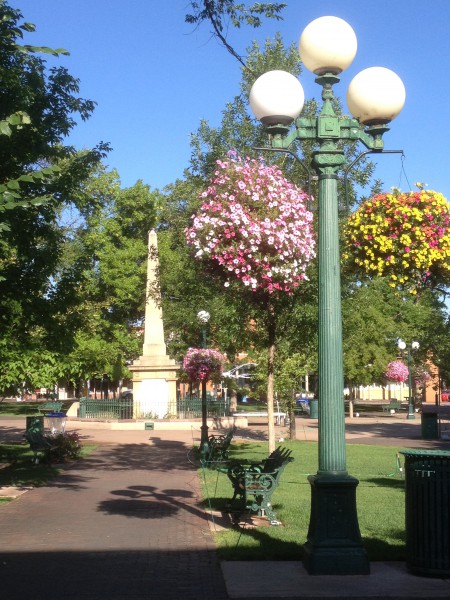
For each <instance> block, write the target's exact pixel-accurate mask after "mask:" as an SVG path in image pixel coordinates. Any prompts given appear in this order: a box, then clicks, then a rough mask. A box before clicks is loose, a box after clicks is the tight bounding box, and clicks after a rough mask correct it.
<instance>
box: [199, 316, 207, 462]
mask: <svg viewBox="0 0 450 600" xmlns="http://www.w3.org/2000/svg"><path fill="white" fill-rule="evenodd" d="M197 319H198V320H199V323H200V325H201V326H202V348H206V347H207V343H206V326H207V324H208V321H209V319H210V314H209V312H207V311H206V310H201V311H199V312H198V314H197ZM201 388H202V425H201V427H200V454H201V456H202V458H204V457H205V455H206V453H207V451H208V437H209V436H208V430H209V428H208V408H207V405H206V380H204V379H203V380H202V385H201Z"/></svg>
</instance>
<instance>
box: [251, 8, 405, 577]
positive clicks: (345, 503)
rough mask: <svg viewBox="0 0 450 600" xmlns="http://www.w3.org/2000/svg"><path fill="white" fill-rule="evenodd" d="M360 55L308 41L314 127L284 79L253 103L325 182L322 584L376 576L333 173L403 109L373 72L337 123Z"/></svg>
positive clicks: (338, 39)
mask: <svg viewBox="0 0 450 600" xmlns="http://www.w3.org/2000/svg"><path fill="white" fill-rule="evenodd" d="M356 47H357V42H356V35H355V33H354V31H353V29H352V28H351V27H350V25H349V24H348V23H346V22H345V21H343V20H342V19H339V18H337V17H321V18H319V19H316V20H315V21H313V22H312V23H310V24H309V25H308V26H307V27H306V29H305V30H304V31H303V33H302V35H301V38H300V43H299V52H300V57H301V59H302V61H303V64H304V65H305V66H306V67H307V68H308V69H309V70H311V71H312V72H314V73H315V74H316V75H317V78H316V80H315V81H316V83H318V84H319V85H321V86H322V99H323V105H322V108H321V112H320V114H319V115H318V116H317V117H313V118H300V117H299V115H300V112H301V110H302V108H303V99H304V94H303V89H302V86H301V84H300V82H299V81H298V80H297V79H296V78H295V77H294V76H293V75H291V74H290V73H286V72H284V71H270V72H268V73H265V74H264V75H262V76H261V77H259V78H258V79H257V80H256V81H255V83H254V84H253V86H252V89H251V91H250V98H249V100H250V106H251V108H252V110H253V113H254V114H255V116H256V117H257V118H258V119H260V120H261V122H262V123H263V124H264V125H265V127H266V128H267V131H268V133H269V140H270V144H271V147H270V149H271V150H273V149H279V150H280V151H285V150H286V149H287V148H289V147H290V146H291V144H292V143H293V142H294V141H296V140H314V141H316V142H318V143H319V145H320V147H319V149H318V150H317V151H315V152H314V153H313V160H312V167H313V169H314V171H315V172H316V174H317V176H318V180H319V249H318V257H319V469H318V472H317V474H316V475H313V476H310V477H309V481H310V484H311V517H310V524H309V530H308V538H307V542H306V544H305V546H304V551H305V561H304V562H305V567H306V569H307V570H308V572H309V573H311V574H318V575H319V574H324V575H325V574H339V575H344V574H348V575H354V574H355V575H356V574H367V573H369V570H370V567H369V561H368V558H367V553H366V551H365V549H364V547H363V545H362V540H361V534H360V531H359V524H358V517H357V511H356V487H357V485H358V483H359V482H358V480H357V479H355V478H354V477H351V476H350V475H349V474H348V472H347V467H346V449H345V412H344V394H343V390H344V377H343V365H342V362H343V361H342V324H341V298H340V257H339V230H338V197H337V172H338V171H339V169H342V168H343V165H344V163H345V156H344V151H343V149H342V141H344V140H345V141H350V142H352V141H354V142H356V141H358V140H359V141H360V142H362V143H363V144H364V145H365V146H366V147H367V148H369V150H370V151H374V152H382V151H383V139H382V136H383V134H384V133H385V132H386V131H388V129H389V128H388V126H387V124H388V123H389V122H390V121H391V120H392V119H393V118H394V117H395V116H396V115H397V114H398V113H399V112H400V111H401V109H402V107H403V104H404V101H405V88H404V86H403V83H402V82H401V80H400V78H399V77H398V76H397V75H396V74H395V73H393V72H392V71H389V70H388V69H385V68H382V67H373V68H371V69H366V70H365V71H362V72H361V73H360V74H359V75H356V77H355V78H354V79H353V80H352V82H351V83H350V86H349V90H348V94H347V104H348V106H349V109H350V111H351V112H352V114H353V116H354V117H355V118H353V119H352V118H348V117H339V116H337V115H336V113H335V111H334V107H333V100H334V94H333V85H334V84H336V83H338V82H339V77H338V75H339V73H340V72H341V71H343V70H344V69H346V68H347V67H348V66H349V65H350V64H351V62H352V61H353V58H354V56H355V54H356ZM364 86H366V87H364ZM294 121H295V128H294V129H292V130H291V128H290V126H291V125H292V123H294Z"/></svg>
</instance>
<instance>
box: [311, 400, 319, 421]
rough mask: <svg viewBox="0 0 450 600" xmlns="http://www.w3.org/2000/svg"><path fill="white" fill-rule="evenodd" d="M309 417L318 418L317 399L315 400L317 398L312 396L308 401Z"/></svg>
mask: <svg viewBox="0 0 450 600" xmlns="http://www.w3.org/2000/svg"><path fill="white" fill-rule="evenodd" d="M309 418H310V419H318V418H319V401H318V400H317V398H314V399H313V400H310V401H309Z"/></svg>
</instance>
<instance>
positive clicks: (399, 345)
mask: <svg viewBox="0 0 450 600" xmlns="http://www.w3.org/2000/svg"><path fill="white" fill-rule="evenodd" d="M397 346H398V347H399V348H400V350H404V349H405V348H406V344H405V342H404V341H403V340H398V342H397Z"/></svg>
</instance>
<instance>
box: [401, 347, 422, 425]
mask: <svg viewBox="0 0 450 600" xmlns="http://www.w3.org/2000/svg"><path fill="white" fill-rule="evenodd" d="M397 347H398V348H399V350H401V352H402V355H403V352H404V351H405V349H406V342H404V341H403V340H400V339H399V340H398V342H397ZM419 348H420V345H419V342H411V346H408V348H407V354H406V356H407V364H408V416H407V417H406V418H407V419H415V418H416V415H415V413H414V398H413V377H412V353H411V351H412V350H418V349H419Z"/></svg>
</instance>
